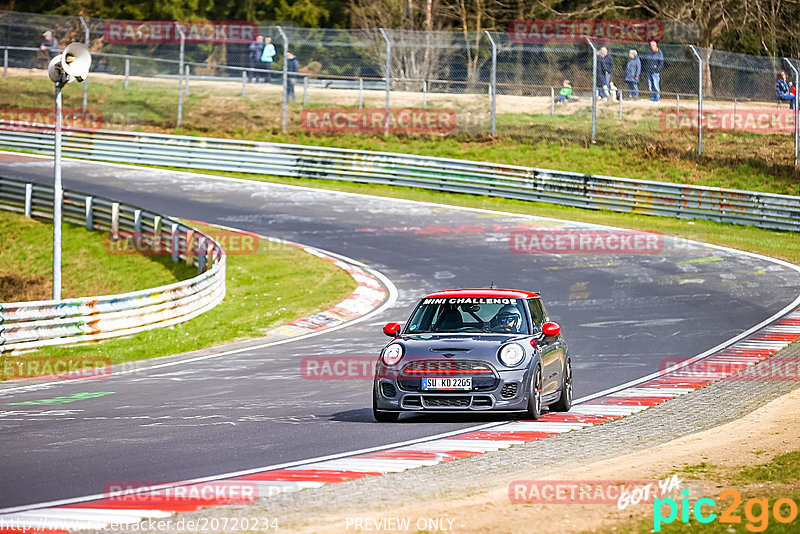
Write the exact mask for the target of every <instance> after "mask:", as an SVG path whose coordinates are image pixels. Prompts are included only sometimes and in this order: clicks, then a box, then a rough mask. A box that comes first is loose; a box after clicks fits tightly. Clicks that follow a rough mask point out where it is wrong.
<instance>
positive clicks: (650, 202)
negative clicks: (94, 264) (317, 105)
mask: <svg viewBox="0 0 800 534" xmlns="http://www.w3.org/2000/svg"><path fill="white" fill-rule="evenodd" d="M52 143H53V140H52V134H51V133H49V132H48V131H46V130H37V129H34V128H28V129H26V130H25V131H19V130H10V129H8V123H7V122H4V121H0V148H4V149H10V150H21V151H30V152H36V153H51V152H52V146H53V145H52ZM63 151H64V155H65V156H69V157H75V158H84V159H90V160H95V161H109V162H118V163H133V164H145V165H159V166H169V167H180V168H187V169H206V170H219V171H231V172H242V173H253V174H261V175H264V174H267V175H275V176H287V177H295V178H318V179H327V180H345V181H352V182H360V183H377V184H388V185H400V186H409V187H418V188H423V189H433V190H437V191H447V192H455V193H469V194H476V195H490V196H495V197H503V198H512V199H519V200H528V201H534V202H547V203H552V204H558V205H563V206H574V207H580V208H589V209H604V210H611V211H618V212H635V213H640V214H647V215H661V216H668V217H677V218H682V219H706V220H712V221H720V222H726V223H733V224H742V225H750V226H756V227H759V228H771V229H778V230H791V231H798V230H800V197H796V196H789V195H778V194H771V193H760V192H754V191H741V190H734V189H721V188H716V187H703V186H694V185H681V184H674V183H668V182H655V181H645V180H632V179H626V178H617V177H610V176H600V175H592V174H581V173H575V172H565V171H556V170H548V169H538V168H533V167H522V166H516V165H505V164H497V163H489V162H479V161H469V160H459V159H449V158H436V157H428V156H417V155H412V154H396V153H390V152H371V151H363V150H349V149H341V148H330V147H316V146H304V145H291V144H279V143H264V142H254V141H239V140H228V139H217V138H206V137H191V136H176V135H166V134H151V133H134V132H123V131H111V130H97V131H71V132H68V133H65V134H64V141H63Z"/></svg>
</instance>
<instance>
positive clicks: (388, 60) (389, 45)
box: [380, 28, 392, 135]
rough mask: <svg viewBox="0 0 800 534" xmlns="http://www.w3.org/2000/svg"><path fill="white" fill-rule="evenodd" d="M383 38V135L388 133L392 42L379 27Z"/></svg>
mask: <svg viewBox="0 0 800 534" xmlns="http://www.w3.org/2000/svg"><path fill="white" fill-rule="evenodd" d="M380 30H381V35H382V36H383V40H384V41H386V111H385V113H386V117H385V118H386V126H385V127H384V135H389V92H390V91H391V89H392V42H391V41H389V37H388V36H387V35H386V30H384V29H383V28H380Z"/></svg>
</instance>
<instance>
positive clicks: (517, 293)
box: [424, 287, 539, 299]
mask: <svg viewBox="0 0 800 534" xmlns="http://www.w3.org/2000/svg"><path fill="white" fill-rule="evenodd" d="M538 296H539V293H533V292H532V291H523V290H521V289H488V288H485V287H481V288H472V289H446V290H444V291H437V292H435V293H431V294H430V295H425V297H424V298H426V299H427V298H455V297H481V298H508V299H527V298H531V297H538Z"/></svg>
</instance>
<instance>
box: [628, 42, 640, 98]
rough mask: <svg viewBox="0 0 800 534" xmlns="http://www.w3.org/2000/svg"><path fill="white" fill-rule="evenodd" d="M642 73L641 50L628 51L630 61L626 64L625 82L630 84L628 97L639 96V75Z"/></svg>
mask: <svg viewBox="0 0 800 534" xmlns="http://www.w3.org/2000/svg"><path fill="white" fill-rule="evenodd" d="M641 75H642V60H641V59H639V52H637V51H636V50H631V51H630V52H628V63H627V64H626V65H625V83H627V84H628V98H639V76H641Z"/></svg>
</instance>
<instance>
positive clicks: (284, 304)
mask: <svg viewBox="0 0 800 534" xmlns="http://www.w3.org/2000/svg"><path fill="white" fill-rule="evenodd" d="M194 226H197V227H199V228H204V227H203V226H201V225H196V224H195V225H194ZM355 287H356V283H355V281H354V280H353V278H352V277H351V276H350V275H349V274H347V273H346V272H345V271H343V270H342V269H340V268H338V267H336V266H335V265H334V264H333V263H332V262H329V261H327V260H323V259H321V258H318V257H316V256H312V255H310V254H307V253H305V252H302V251H301V250H299V249H297V248H295V247H290V246H285V245H279V244H275V243H272V242H269V241H261V242H260V244H259V247H258V251H257V252H256V253H255V254H239V255H236V254H230V255H228V267H227V294H226V296H225V300H224V301H223V302H222V303H220V304H219V305H217V306H216V307H215V308H214V309H212V310H209V311H208V312H206V313H204V314H202V315H200V316H198V317H196V318H194V319H192V320H191V321H188V322H186V323H181V324H179V325H176V326H174V327H169V328H161V329H156V330H150V331H147V332H143V333H140V334H137V335H135V336H131V337H127V338H119V339H112V340H108V341H103V342H101V343H92V344H86V345H75V346H65V347H48V348H45V349H41V350H39V351H35V352H32V353H30V356H31V357H33V358H36V357H39V356H41V357H79V358H80V357H86V358H91V357H103V358H107V359H108V360H110V361H111V363H115V364H116V363H123V362H128V361H133V360H142V359H147V358H155V357H158V356H166V355H170V354H178V353H182V352H187V351H191V350H196V349H201V348H205V347H211V346H215V345H221V344H224V343H230V342H232V341H237V340H243V339H248V338H254V337H260V336H262V335H263V334H264V333H265V332H266V330H268V329H270V328H273V327H275V326H278V325H280V324H284V323H286V322H289V321H291V320H293V319H296V318H298V317H303V316H305V315H308V314H311V313H314V312H316V311H319V310H323V309H326V308H328V307H330V306H332V305H334V304H336V303H337V302H340V301H341V300H342V299H343V298H345V297H346V296H347V295H349V294H350V293H351V292H352V291H353V290H354V289H355ZM143 347H146V349H143Z"/></svg>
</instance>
